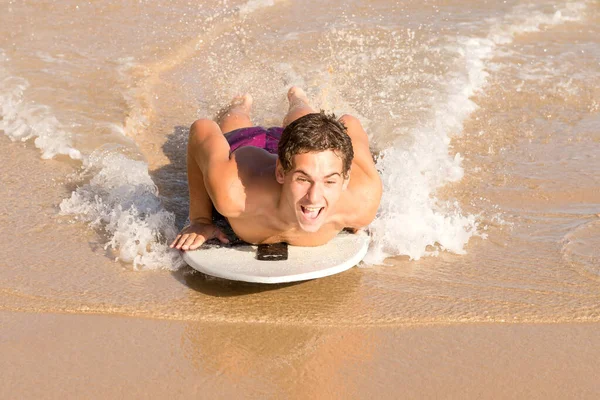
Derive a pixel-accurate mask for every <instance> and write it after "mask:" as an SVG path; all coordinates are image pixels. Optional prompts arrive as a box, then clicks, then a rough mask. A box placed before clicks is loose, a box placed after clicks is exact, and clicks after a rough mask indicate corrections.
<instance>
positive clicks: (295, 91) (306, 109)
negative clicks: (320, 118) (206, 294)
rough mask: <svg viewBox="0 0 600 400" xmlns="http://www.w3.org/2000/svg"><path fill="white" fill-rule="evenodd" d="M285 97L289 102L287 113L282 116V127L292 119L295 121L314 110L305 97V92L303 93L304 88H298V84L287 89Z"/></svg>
mask: <svg viewBox="0 0 600 400" xmlns="http://www.w3.org/2000/svg"><path fill="white" fill-rule="evenodd" d="M287 97H288V101H289V102H290V108H289V110H288V113H287V115H286V116H285V117H284V118H283V123H282V126H283V127H284V128H285V127H286V126H288V124H290V123H291V122H292V121H295V120H296V119H298V118H300V117H302V116H304V115H306V114H311V113H314V112H315V110H314V109H313V108H312V107H311V106H310V103H309V100H308V97H306V93H304V90H302V89H300V88H299V87H298V86H292V87H291V88H290V90H288V94H287Z"/></svg>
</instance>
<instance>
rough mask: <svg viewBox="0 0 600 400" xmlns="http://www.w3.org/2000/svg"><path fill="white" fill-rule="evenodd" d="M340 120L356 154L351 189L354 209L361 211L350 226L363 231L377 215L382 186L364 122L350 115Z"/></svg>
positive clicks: (353, 217) (355, 215) (353, 215)
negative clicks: (362, 123) (361, 228)
mask: <svg viewBox="0 0 600 400" xmlns="http://www.w3.org/2000/svg"><path fill="white" fill-rule="evenodd" d="M340 120H341V121H342V122H343V123H344V125H345V126H346V128H347V129H348V135H349V136H350V138H351V139H352V148H353V150H354V160H353V162H352V172H351V179H350V185H349V190H350V193H351V200H350V201H351V203H352V209H354V210H360V212H358V213H356V212H354V213H351V215H352V221H351V223H350V224H349V226H352V227H355V228H360V227H364V226H366V225H368V224H370V223H371V221H373V219H374V218H375V216H376V214H377V210H378V208H379V203H380V201H381V195H382V183H381V178H380V177H379V173H378V172H377V169H376V167H375V162H374V161H373V156H372V155H371V150H370V149H369V137H368V136H367V133H366V132H365V130H364V129H363V127H362V125H361V123H360V121H359V120H358V119H357V118H355V117H352V116H350V115H344V116H343V117H342V118H340ZM349 222H350V221H349Z"/></svg>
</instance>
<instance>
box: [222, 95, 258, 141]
mask: <svg viewBox="0 0 600 400" xmlns="http://www.w3.org/2000/svg"><path fill="white" fill-rule="evenodd" d="M251 108H252V96H250V95H249V94H245V95H243V96H236V97H234V98H233V100H231V103H229V105H228V106H226V107H225V108H223V109H222V110H221V111H219V113H218V114H217V117H216V118H215V121H216V123H217V124H219V128H221V131H222V132H223V133H224V134H225V133H227V132H231V131H234V130H236V129H240V128H248V127H251V126H253V125H252V121H251V120H250V110H251Z"/></svg>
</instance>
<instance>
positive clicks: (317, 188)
mask: <svg viewBox="0 0 600 400" xmlns="http://www.w3.org/2000/svg"><path fill="white" fill-rule="evenodd" d="M322 186H323V185H321V184H320V183H319V182H315V183H313V184H312V185H310V188H309V189H308V193H306V197H307V198H308V201H310V203H311V204H317V203H318V202H319V201H320V200H321V198H322V197H323V187H322Z"/></svg>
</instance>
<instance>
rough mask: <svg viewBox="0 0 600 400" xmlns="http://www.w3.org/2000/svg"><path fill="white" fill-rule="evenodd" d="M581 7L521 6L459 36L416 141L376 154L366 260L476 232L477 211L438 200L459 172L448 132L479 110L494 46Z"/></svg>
mask: <svg viewBox="0 0 600 400" xmlns="http://www.w3.org/2000/svg"><path fill="white" fill-rule="evenodd" d="M584 9H585V3H582V2H576V3H574V2H569V3H567V4H566V5H565V6H564V7H562V8H559V9H556V10H555V11H554V12H552V13H543V12H541V11H539V10H536V9H532V8H531V7H529V6H518V7H516V8H515V9H514V10H513V11H512V12H511V13H509V14H507V15H506V16H505V18H504V19H503V20H502V21H491V25H492V26H491V29H490V32H489V35H488V36H487V37H459V38H458V39H456V43H455V47H454V51H455V52H456V54H457V55H458V57H457V59H456V60H455V63H454V65H455V67H456V68H454V69H452V71H453V72H451V73H449V75H448V76H447V77H445V80H446V81H447V84H446V85H445V87H444V88H443V89H441V90H440V92H441V93H438V94H437V95H436V96H433V98H434V99H435V100H434V104H432V105H431V106H430V109H431V110H432V111H431V113H430V117H429V118H428V119H426V121H425V122H424V123H423V124H422V125H421V126H420V127H418V128H414V129H413V130H412V131H411V132H410V135H411V136H412V139H413V140H410V141H407V140H406V139H405V138H401V139H398V140H396V142H394V143H393V144H392V145H391V146H389V147H387V148H386V149H384V150H383V151H382V152H381V153H380V157H379V160H378V162H377V167H378V168H379V170H380V172H381V175H382V179H383V186H384V191H383V197H382V201H381V206H380V209H379V213H378V216H377V218H376V219H375V221H373V223H372V224H371V227H370V228H371V232H372V235H373V239H374V240H373V242H372V245H371V248H370V250H369V254H368V255H367V258H366V259H365V261H366V262H367V263H370V264H379V263H382V262H383V260H384V259H385V258H386V257H389V256H395V255H408V256H409V257H410V258H411V259H419V258H421V257H422V256H424V255H429V254H437V252H438V251H439V250H447V251H451V252H454V253H458V254H462V253H464V252H465V250H464V246H465V245H466V243H467V242H468V241H469V239H470V238H471V237H472V236H473V235H479V234H478V232H477V227H478V224H477V218H476V216H474V215H464V213H462V211H461V209H460V207H459V205H458V204H457V203H450V204H448V203H441V202H440V201H439V200H438V199H437V198H436V197H435V191H436V190H437V189H438V188H440V187H441V186H443V185H445V184H446V183H448V182H455V181H457V180H460V179H461V178H462V176H463V173H464V171H463V169H462V167H461V156H460V154H456V155H455V156H454V158H452V157H451V156H450V155H449V153H450V148H449V144H450V138H451V137H452V135H455V134H459V133H460V132H461V131H462V129H463V122H464V121H465V119H466V118H467V117H468V116H469V115H470V114H471V113H472V112H473V111H474V110H476V109H477V105H476V104H475V103H474V102H473V101H472V100H471V99H470V98H471V97H472V96H473V95H474V94H475V93H476V92H478V91H480V90H482V89H483V88H484V87H485V85H486V81H487V76H488V72H487V68H488V66H489V64H490V59H491V58H492V57H493V56H494V52H495V50H496V48H498V46H501V45H506V44H509V43H511V42H512V41H513V40H514V38H515V36H516V35H518V34H523V33H527V32H534V31H537V30H539V29H540V27H541V26H542V25H557V24H561V23H564V22H568V21H576V20H578V19H580V18H581V17H582V13H583V10H584ZM450 48H452V47H450ZM447 49H448V47H447V48H446V50H447ZM461 65H462V66H464V67H463V68H460V66H461ZM407 143H408V144H407ZM481 236H484V235H481Z"/></svg>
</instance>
